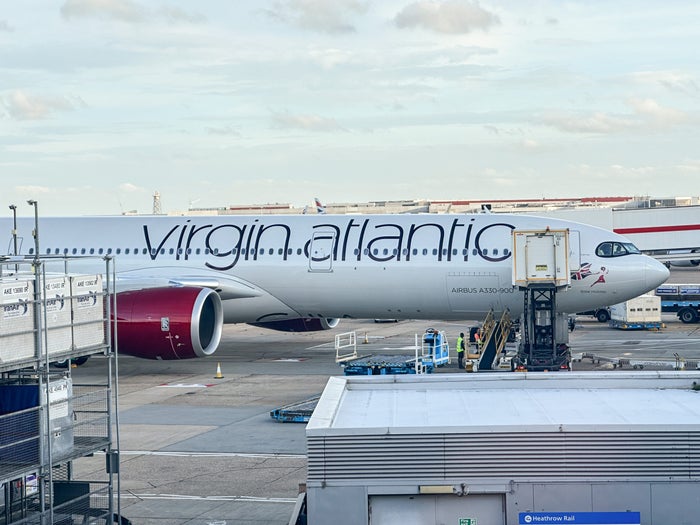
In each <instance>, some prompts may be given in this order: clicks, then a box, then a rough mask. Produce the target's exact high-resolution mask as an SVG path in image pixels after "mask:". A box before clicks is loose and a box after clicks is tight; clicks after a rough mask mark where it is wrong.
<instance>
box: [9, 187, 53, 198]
mask: <svg viewBox="0 0 700 525" xmlns="http://www.w3.org/2000/svg"><path fill="white" fill-rule="evenodd" d="M15 191H16V192H17V193H23V194H25V195H30V196H31V195H36V194H37V193H50V192H51V188H48V187H47V186H15Z"/></svg>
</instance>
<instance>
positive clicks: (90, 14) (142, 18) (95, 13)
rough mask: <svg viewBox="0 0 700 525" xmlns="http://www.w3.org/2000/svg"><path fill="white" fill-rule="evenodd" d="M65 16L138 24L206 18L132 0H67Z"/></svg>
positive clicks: (62, 9) (67, 17)
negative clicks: (148, 7)
mask: <svg viewBox="0 0 700 525" xmlns="http://www.w3.org/2000/svg"><path fill="white" fill-rule="evenodd" d="M61 15H62V16H63V18H66V19H70V18H106V19H113V20H118V21H120V22H127V23H130V24H137V23H142V22H147V21H148V20H149V19H162V20H165V21H166V22H168V23H180V22H185V23H190V24H199V23H201V22H203V21H205V20H206V18H205V17H204V16H203V15H201V14H198V13H188V12H186V11H183V10H182V9H179V8H177V7H169V6H168V7H166V6H164V7H161V8H159V9H156V10H154V11H149V10H147V9H146V8H144V7H143V6H141V5H139V4H137V3H136V2H132V1H131V0H66V2H65V3H64V4H63V7H61Z"/></svg>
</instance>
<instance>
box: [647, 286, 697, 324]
mask: <svg viewBox="0 0 700 525" xmlns="http://www.w3.org/2000/svg"><path fill="white" fill-rule="evenodd" d="M656 295H657V296H659V297H660V298H661V311H662V312H664V313H675V314H676V315H677V316H678V319H680V320H681V322H683V323H697V322H698V320H700V285H698V284H664V285H663V286H659V287H658V288H657V289H656Z"/></svg>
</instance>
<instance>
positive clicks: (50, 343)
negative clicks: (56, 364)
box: [44, 275, 72, 355]
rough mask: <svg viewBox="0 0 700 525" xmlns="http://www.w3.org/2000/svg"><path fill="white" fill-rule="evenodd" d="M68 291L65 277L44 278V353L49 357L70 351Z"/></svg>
mask: <svg viewBox="0 0 700 525" xmlns="http://www.w3.org/2000/svg"><path fill="white" fill-rule="evenodd" d="M69 295H70V289H69V286H68V278H67V277H66V276H65V275H61V276H57V277H49V276H46V278H45V279H44V300H45V303H44V304H45V305H46V307H45V308H46V315H45V316H44V319H45V323H46V351H47V352H48V354H49V355H53V354H56V353H60V352H67V351H69V350H70V349H71V342H72V334H71V326H70V325H71V312H70V299H69V297H68V296H69Z"/></svg>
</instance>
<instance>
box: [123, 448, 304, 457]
mask: <svg viewBox="0 0 700 525" xmlns="http://www.w3.org/2000/svg"><path fill="white" fill-rule="evenodd" d="M119 454H120V455H122V456H172V457H181V458H190V457H191V458H196V457H203V458H207V457H210V458H262V459H306V454H254V453H243V452H167V451H161V450H121V451H120V452H119Z"/></svg>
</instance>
